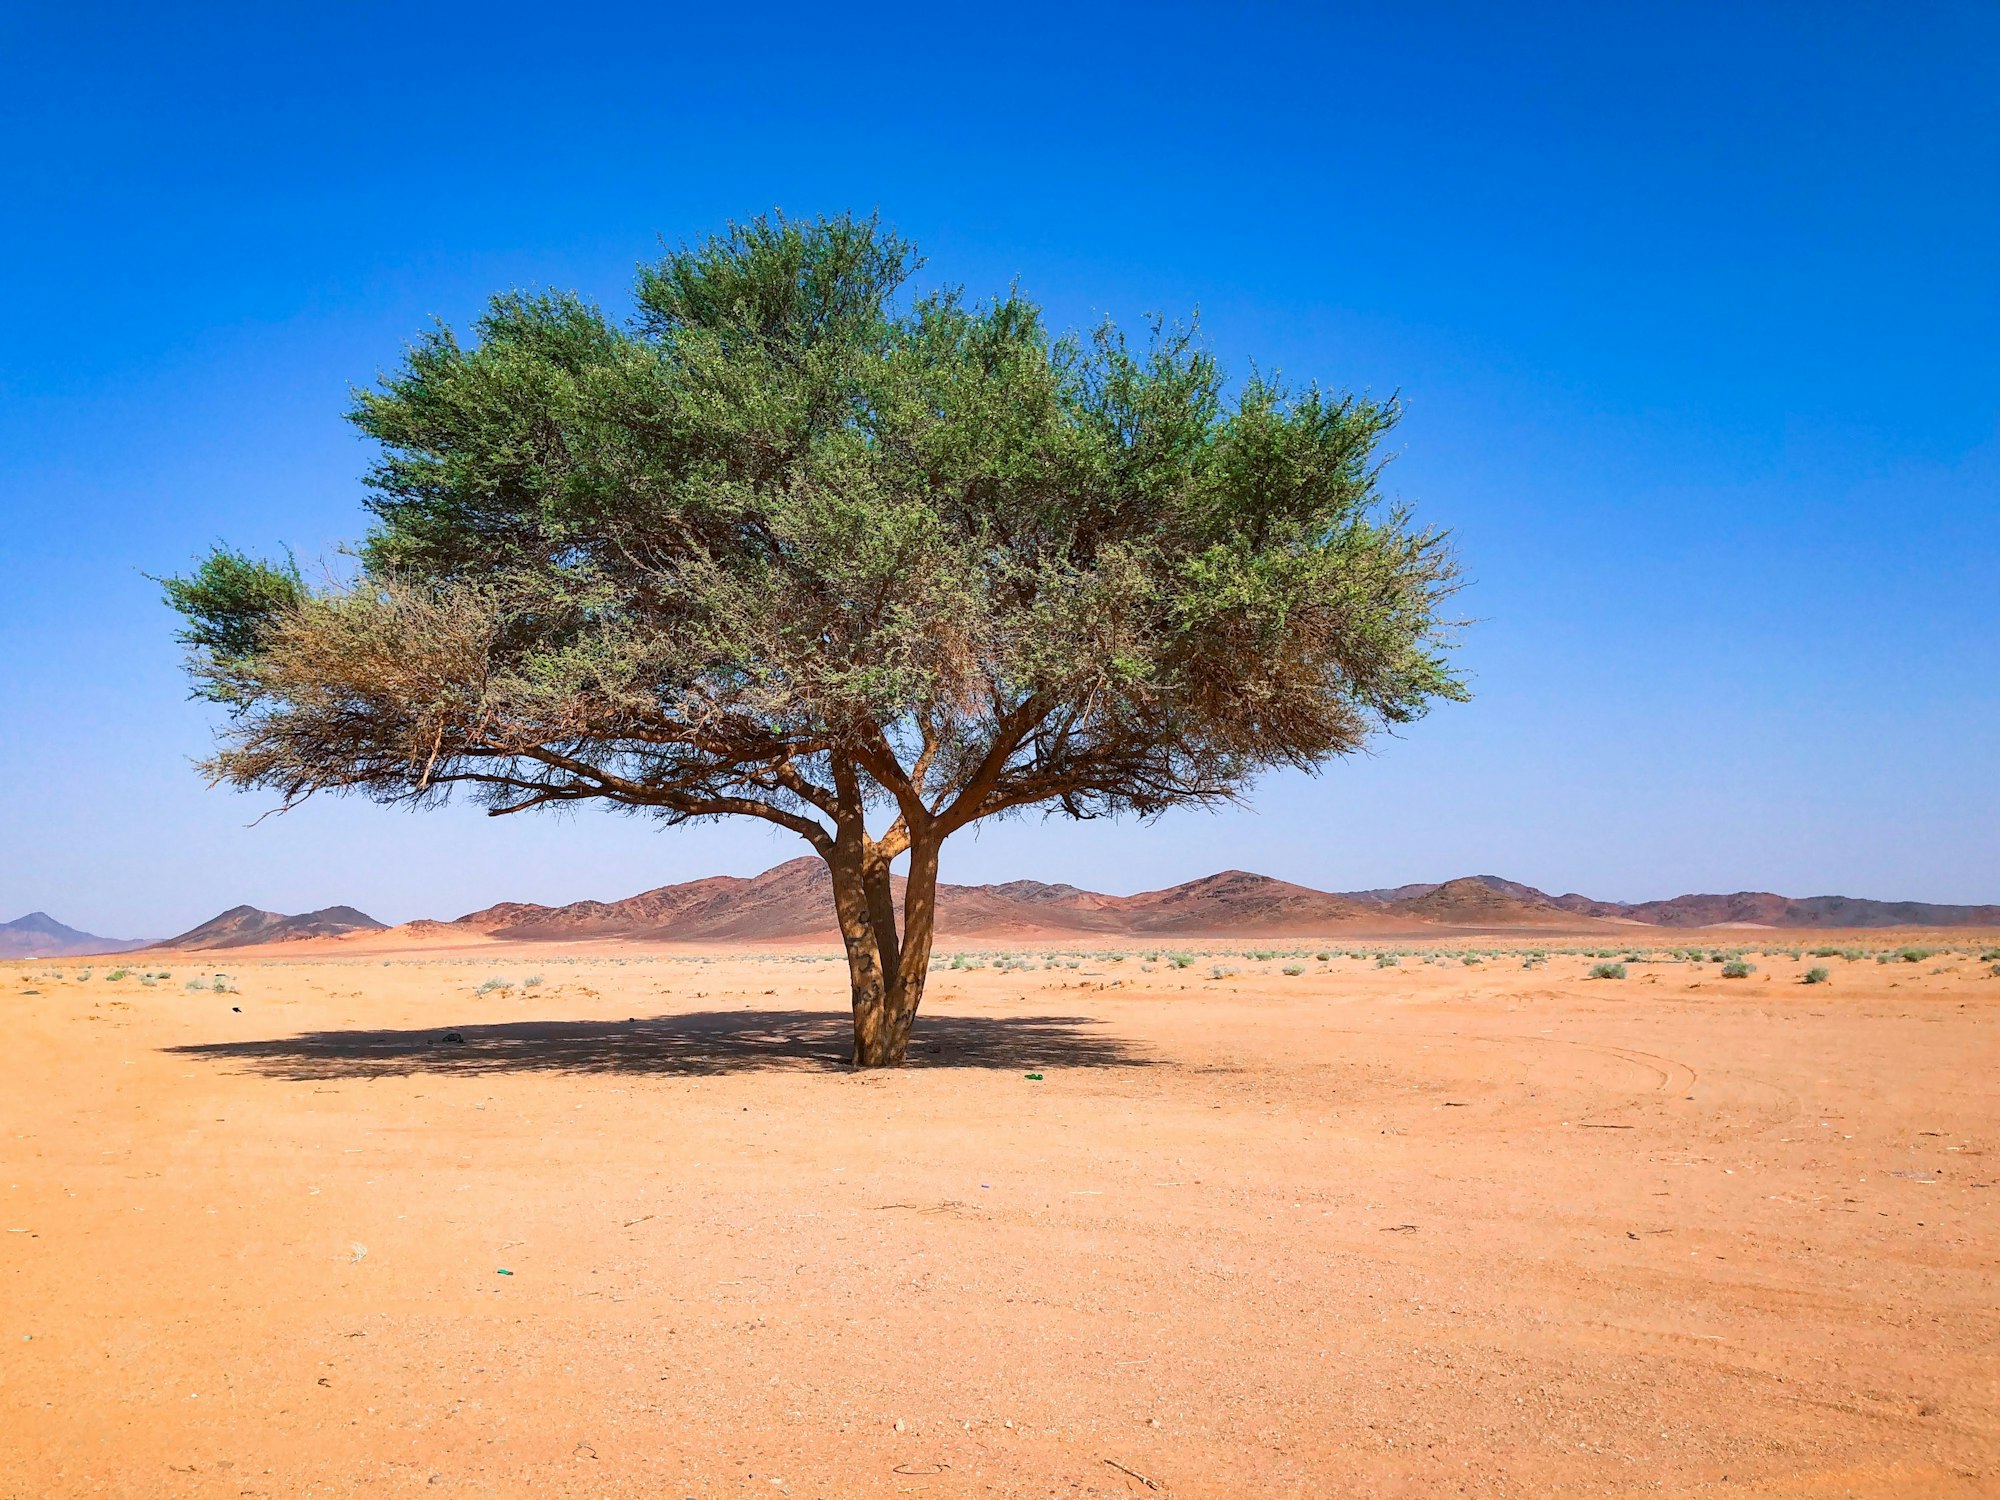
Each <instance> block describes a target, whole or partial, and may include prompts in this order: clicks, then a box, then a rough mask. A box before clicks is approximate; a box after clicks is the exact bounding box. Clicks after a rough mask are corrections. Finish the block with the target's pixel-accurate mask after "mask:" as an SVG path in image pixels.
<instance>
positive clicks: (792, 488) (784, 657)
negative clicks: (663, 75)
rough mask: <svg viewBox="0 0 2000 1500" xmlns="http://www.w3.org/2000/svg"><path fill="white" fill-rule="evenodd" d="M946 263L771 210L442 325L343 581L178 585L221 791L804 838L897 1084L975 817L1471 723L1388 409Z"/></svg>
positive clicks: (1092, 803) (1058, 805) (1216, 792)
mask: <svg viewBox="0 0 2000 1500" xmlns="http://www.w3.org/2000/svg"><path fill="white" fill-rule="evenodd" d="M920 265H921V262H920V261H919V260H918V258H917V257H916V255H915V253H914V252H913V250H912V248H911V247H910V246H909V245H908V244H906V243H905V242H904V241H902V240H901V239H899V238H898V237H897V236H896V235H894V234H893V233H891V232H890V231H888V230H887V229H885V228H884V227H883V226H882V225H881V224H880V223H879V222H878V221H876V220H873V219H867V220H864V219H858V218H853V217H842V218H835V219H824V220H817V221H812V222H802V221H795V220H787V219H783V218H780V217H770V218H761V219H757V220H755V221H752V222H750V223H746V224H743V225H740V226H735V227H732V228H731V229H730V230H729V231H728V232H726V233H724V234H721V235H718V236H716V237H714V238H712V239H709V240H707V241H705V242H702V243H699V244H695V245H689V246H683V247H682V248H680V249H677V250H674V251H673V252H671V253H669V254H667V255H665V257H664V258H663V259H661V260H660V261H659V262H658V263H657V264H652V265H647V266H644V267H642V268H641V270H640V272H639V276H638V283H637V288H636V308H635V310H634V312H633V313H632V315H631V316H630V317H629V318H627V319H625V320H624V321H622V322H620V321H614V320H613V319H611V318H609V317H607V316H606V315H605V313H604V312H602V311H601V310H600V309H599V308H597V307H595V306H593V305H591V304H590V303H589V302H587V301H585V300H583V299H581V298H578V297H576V296H573V295H569V294H565V293H535V294H527V293H520V292H513V293H507V294H503V295H501V296H498V297H495V298H494V299H493V300H492V302H491V304H490V306H489V307H488V309H487V311H486V313H485V315H484V316H483V317H481V318H480V319H479V321H478V323H477V325H476V327H475V329H474V337H473V338H472V339H471V340H470V341H469V342H467V341H461V339H460V338H459V337H458V336H457V335H455V334H454V333H453V332H451V331H450V330H448V329H442V328H440V329H438V330H435V331H433V332H431V333H429V334H428V335H427V336H425V337H424V338H422V339H421V340H420V341H419V342H417V343H416V344H415V345H414V346H413V347H411V348H410V349H409V350H408V351H407V353H406V356H405V358H404V360H403V362H402V364H401V366H400V368H398V369H397V370H395V371H394V372H393V373H391V374H389V375H387V376H385V377H384V378H383V379H382V380H381V381H380V382H379V383H378V384H377V386H376V387H374V388H372V389H369V390H366V391H364V392H361V393H359V394H358V395H357V397H356V399H355V403H354V407H353V410H352V412H351V417H352V420H353V421H354V423H355V424H356V425H357V426H358V427H359V428H360V429H361V431H362V432H364V433H366V434H367V435H368V436H369V437H371V438H373V439H374V440H375V441H376V442H377V443H378V444H379V445H380V449H381V456H380V458H379V461H378V462H377V463H376V464H375V466H374V467H373V469H372V471H371V473H370V475H369V477H368V491H369V493H368V499H367V505H368V509H369V511H370V512H371V513H372V516H373V525H372V526H371V528H370V529H369V531H368V533H367V535H366V537H365V538H364V539H363V540H362V541H361V543H360V544H359V546H358V547H357V549H356V551H355V554H354V566H353V567H352V568H351V569H350V570H349V576H346V577H343V578H340V579H339V580H337V581H332V582H328V583H325V584H317V585H315V584H309V583H308V581H307V580H306V579H305V577H304V576H303V575H302V574H301V572H300V570H299V569H298V568H297V567H296V566H294V565H292V564H291V563H290V562H289V561H288V562H287V563H285V564H283V565H272V564H267V563H263V562H259V561H256V560H254V559H251V558H248V557H245V556H243V555H241V554H238V553H235V552H232V551H229V550H218V551H216V552H214V553H212V554H210V555H209V556H208V557H206V558H205V559H204V560H203V561H201V562H200V564H199V565H198V566H197V567H196V568H195V570H194V571H193V572H191V573H190V574H188V575H185V576H183V577H180V578H174V579H169V580H167V582H166V591H167V595H168V598H169V601H170V602H171V603H172V604H173V605H174V606H175V607H176V608H177V609H178V610H179V611H180V612H181V614H182V615H183V616H184V618H185V621H186V626H185V629H184V630H183V632H182V636H181V639H182V640H183V641H184V642H185V644H186V645H187V647H188V649H189V653H190V669H191V671H192V673H193V676H194V679H195V682H196V684H197V688H198V690H199V691H200V692H201V693H203V694H204V695H206V696H207V697H209V698H211V699H213V700H215V701H216V702H218V703H220V704H222V705H224V706H225V707H226V709H227V720H226V723H225V724H224V726H223V728H222V730H221V734H220V742H219V745H218V749H217V751H216V753H215V755H214V756H213V757H212V758H211V759H210V760H209V761H207V762H206V763H205V768H206V769H207V771H208V772H209V774H210V775H211V776H213V777H214V778H215V779H217V780H219V781H223V782H228V783H232V784H234V785H236V786H239V787H245V788H264V789H269V790H272V791H275V792H276V793H277V794H278V795H279V797H280V798H281V799H282V802H283V803H284V804H285V805H288V806H289V805H291V804H293V803H296V802H297V801H299V800H301V799H303V798H305V797H308V796H310V795H312V794H314V793H317V792H359V793H362V794H365V795H367V796H370V797H373V798H375V799H377V800H380V801H384V802H405V803H412V804H425V803H430V802H434V801H436V800H438V799H440V798H443V797H445V796H447V795H449V794H450V793H452V792H453V791H457V790H464V791H469V792H471V793H473V794H474V795H476V796H478V797H479V798H481V799H483V801H484V802H485V803H486V805H487V806H488V808H489V809H490V810H491V811H492V812H494V813H496V814H499V813H510V812H517V811H521V810H524V809H527V808H533V807H546V806H553V805H562V804H570V803H576V802H583V801H590V802H597V803H607V804H611V805H615V806H619V807H623V808H627V809H631V810H633V811H638V812H643V813H646V814H650V815H653V816H656V817H659V818H661V819H663V820H664V821H666V822H668V823H680V822H687V821H690V820H694V819H705V818H713V817H721V816H725V815H744V816H750V817H756V818H761V819H764V820H766V821H768V822H771V823H775V824H778V825H780V826H782V827H785V828H789V829H791V830H792V831H793V832H795V833H798V834H800V835H801V836H802V837H804V838H805V839H806V840H808V841H809V842H810V844H811V845H812V847H813V848H814V849H815V850H817V851H818V852H819V853H820V854H821V855H822V857H824V858H825V860H826V862H827V864H828V866H829V869H830V871H831V874H832V883H833V888H834V905H835V910H836V915H837V916H838V918H839V922H840V926H841V930H842V933H843V937H844V938H845V940H846V944H847V950H848V958H849V965H850V976H851V978H852V981H853V988H854V1000H855V1018H856V1019H855V1024H856V1054H855V1057H856V1061H857V1063H882V1062H893V1061H898V1060H900V1059H901V1057H902V1055H903V1049H904V1046H905V1044H906V1043H907V1038H908V1034H909V1026H910V1022H911V1020H912V1019H913V1017H914V1016H915V1013H916V1007H917V1003H918V1001H919V1000H920V998H921V994H922V985H923V974H924V970H925V968H926V967H927V965H928V963H929V955H930V940H931V933H932V924H933V919H934V892H935V885H936V874H937V851H938V846H939V844H940V843H941V842H942V840H943V839H944V838H945V837H947V836H948V835H949V834H951V833H952V832H954V831H955V830H957V829H959V828H962V827H964V826H965V825H966V824H968V823H971V822H973V821H975V820H977V819H980V818H985V817H991V816H994V815H998V814H1005V813H1009V812H1014V811H1017V810H1020V809H1024V808H1028V807H1034V806H1043V807H1046V808H1049V809H1052V810H1055V811H1059V812H1061V813H1063V814H1067V815H1068V816H1071V817H1076V818H1091V817H1100V816H1112V815H1119V814H1135V815H1138V816H1141V817H1144V816H1150V815H1153V814H1156V813H1159V812H1161V811H1163V810H1164V809H1166V808H1169V807H1173V806H1176V805H1181V804H1188V803H1194V804H1204V803H1208V804H1212V803H1216V802H1220V801H1224V800H1227V799H1230V798H1233V797H1236V796H1238V795H1239V794H1240V793H1241V792H1242V791H1243V790H1244V789H1245V787H1246V786H1247V785H1248V783H1249V782H1250V780H1251V779H1252V778H1253V777H1254V776H1255V775H1256V774H1257V773H1258V772H1259V771H1262V770H1265V769H1268V768H1272V767H1280V766H1291V767H1298V768H1302V769H1312V768H1315V767H1317V766H1319V765H1321V764H1322V763H1323V762H1325V761H1326V760H1327V759H1328V758H1329V757H1333V756H1338V755H1341V754H1345V753H1347V752H1350V751H1353V750H1355V749H1357V748H1359V747H1360V746H1362V745H1363V744H1364V743H1366V742H1367V741H1368V740H1369V738H1370V737H1371V736H1372V735H1373V734H1375V733H1376V732H1377V731H1379V730H1381V729H1382V728H1384V727H1386V726H1392V725H1397V724H1402V723H1406V722H1408V721H1410V720H1413V719H1415V718H1416V717H1418V716H1419V715H1421V714H1422V713H1423V712H1424V711H1425V709H1426V708H1427V706H1428V705H1429V704H1431V703H1432V702H1434V701H1435V700H1438V699H1456V698H1461V697H1463V696H1464V689H1463V687H1462V685H1461V683H1460V681H1459V679H1458V677H1457V676H1456V675H1455V674H1454V672H1453V670H1452V668H1451V666H1450V664H1449V661H1448V659H1447V649H1448V644H1449V634H1450V622H1449V621H1448V620H1447V619H1446V618H1445V617H1444V616H1443V614H1442V612H1441V610H1442V606H1443V602H1444V600H1445V598H1446V596H1447V595H1448V594H1449V592H1450V590H1451V587H1452V584H1453V580H1454V564H1453V559H1452V555H1451V552H1450V549H1449V546H1448V543H1447V539H1446V537H1445V536H1444V535H1443V534H1442V533H1441V532H1438V531H1436V530H1431V529H1425V528H1422V527H1420V526H1418V525H1417V524H1416V523H1415V522H1414V520H1413V518H1412V516H1411V514H1410V512H1409V511H1408V509H1407V508H1405V507H1402V506H1399V505H1395V504H1392V503H1389V502H1388V501H1386V500H1385V499H1384V497H1383V496H1382V495H1381V493H1380V489H1379V484H1378V479H1379V471H1380V466H1381V462H1382V453H1381V444H1382V440H1383V438H1384V436H1385V435H1386V434H1387V433H1389V431H1390V430H1391V429H1392V428H1393V426H1394V424H1395V421H1396V418H1397V414H1398V413H1397V408H1396V406H1395V404H1394V403H1393V402H1378V401H1372V400H1369V399H1366V398H1363V397H1358V396H1353V395H1330V394H1328V393H1326V392H1324V391H1322V390H1321V389H1320V388H1318V387H1317V386H1306V387H1304V388H1297V389H1294V388H1290V387H1287V386H1285V385H1283V384H1281V383H1280V382H1278V381H1276V380H1271V379H1266V378H1264V377H1263V376H1261V375H1256V374H1253V375H1251V376H1250V377H1249V378H1247V379H1245V380H1242V381H1241V382H1240V383H1238V384H1237V385H1235V387H1234V388H1233V389H1232V388H1231V387H1230V385H1229V384H1228V383H1227V382H1226V380H1225V378H1224V375H1223V373H1222V371H1221V370H1220V369H1219V367H1218V365H1217V363H1216V361H1215V360H1214V359H1213V357H1212V356H1211V355H1210V354H1209V353H1208V352H1207V351H1206V350H1205V348H1204V347H1203V346H1202V344H1201V343H1200V342H1199V341H1198V339H1197V338H1196V337H1195V335H1194V333H1193V331H1192V330H1190V329H1187V328H1182V327H1178V326H1175V325H1169V324H1165V323H1158V322H1156V323H1154V324H1152V325H1150V326H1149V327H1148V329H1147V330H1146V333H1145V336H1144V337H1143V338H1141V339H1138V340H1129V339H1128V338H1127V337H1126V336H1125V335H1123V334H1122V333H1120V332H1119V331H1118V329H1117V328H1115V327H1114V326H1112V325H1110V324H1108V323H1107V324H1105V325H1103V326H1100V327H1099V328H1097V329H1096V330H1094V331H1093V332H1091V333H1090V334H1089V335H1087V336H1083V337H1078V336H1068V335H1066V336H1054V335H1052V334H1051V332H1050V331H1049V330H1048V328H1047V327H1046V326H1045V324H1044V321H1043V318H1042V315H1041V312H1040V310H1039V309H1038V308H1037V307H1036V306H1035V305H1034V304H1033V303H1031V302H1029V301H1028V300H1026V299H1025V298H1024V297H1022V296H1021V295H1020V294H1019V292H1018V291H1010V292H1009V293H1007V294H1006V295H1003V296H1000V297H998V298H995V299H993V300H991V301H987V302H975V301H973V300H970V299H968V298H967V297H966V296H965V295H964V294H963V292H961V291H958V290H952V289H947V290H941V291H934V292H930V293H928V294H923V295H914V294H912V293H911V292H910V291H909V289H908V288H909V283H910V281H911V278H912V276H913V275H914V273H915V272H916V271H917V270H918V269H919V267H920ZM906 853H907V854H908V855H909V857H910V864H909V873H908V881H907V886H906V889H905V896H904V911H903V913H902V915H901V919H900V922H899V919H898V914H897V912H896V909H895V902H894V895H893V888H892V884H891V878H890V866H891V862H892V861H894V860H896V859H898V858H899V857H900V856H902V855H904V854H906Z"/></svg>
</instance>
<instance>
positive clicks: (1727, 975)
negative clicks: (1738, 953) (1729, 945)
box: [1722, 958, 1757, 979]
mask: <svg viewBox="0 0 2000 1500" xmlns="http://www.w3.org/2000/svg"><path fill="white" fill-rule="evenodd" d="M1756 971H1757V966H1756V965H1755V964H1753V963H1745V962H1744V961H1743V960H1742V959H1740V958H1732V959H1730V960H1729V961H1728V962H1727V963H1725V964H1724V965H1723V966H1722V977H1723V978H1724V979H1748V978H1749V977H1750V976H1751V975H1752V974H1754V973H1755V972H1756Z"/></svg>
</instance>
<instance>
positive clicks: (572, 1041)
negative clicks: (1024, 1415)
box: [166, 1010, 1155, 1081]
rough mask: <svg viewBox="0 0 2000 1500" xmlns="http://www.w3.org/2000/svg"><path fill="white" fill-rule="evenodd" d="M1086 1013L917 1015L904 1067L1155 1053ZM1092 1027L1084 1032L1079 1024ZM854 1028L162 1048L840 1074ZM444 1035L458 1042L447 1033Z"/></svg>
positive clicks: (429, 1036) (797, 1023) (410, 1062)
mask: <svg viewBox="0 0 2000 1500" xmlns="http://www.w3.org/2000/svg"><path fill="white" fill-rule="evenodd" d="M1096 1024H1097V1023H1096V1022H1094V1021H1093V1020H1091V1018H1090V1017H1088V1016H1019V1017H1011V1018H996V1017H989V1016H919V1017H918V1018H917V1026H916V1031H915V1032H914V1033H913V1034H912V1036H911V1038H910V1056H909V1063H908V1066H909V1067H913V1068H939V1067H943V1068H1010V1069H1011V1068H1026V1069H1033V1068H1036V1067H1049V1068H1111V1067H1145V1066H1149V1065H1151V1064H1152V1063H1153V1062H1154V1061H1155V1060H1154V1059H1152V1058H1150V1057H1148V1056H1146V1055H1145V1054H1143V1053H1140V1052H1136V1051H1134V1050H1133V1049H1132V1048H1130V1047H1129V1046H1128V1045H1127V1044H1126V1043H1124V1042H1121V1041H1119V1040H1117V1039H1116V1038H1113V1037H1108V1036H1104V1035H1101V1034H1099V1033H1098V1032H1097V1031H1096V1030H1094V1028H1095V1026H1096ZM1086 1028H1093V1029H1086ZM853 1035H854V1033H853V1025H852V1022H851V1021H850V1020H849V1019H848V1017H847V1016H845V1015H840V1014H834V1013H832V1012H828V1011H810V1010H709V1011H691V1012H686V1013H683V1014H678V1015H665V1016H649V1017H644V1018H640V1017H634V1018H633V1019H631V1020H629V1021H511V1022H507V1023H505V1024H501V1025H493V1026H458V1027H449V1026H431V1027H425V1028H424V1029H423V1030H421V1031H308V1032H303V1033H301V1034H299V1035H297V1036H288V1037H271V1038H266V1039H263V1040H257V1041H242V1042H200V1043H191V1044H189V1045H186V1046H181V1047H169V1048H167V1049H166V1050H167V1051H169V1052H172V1053H176V1054H179V1055H181V1056H184V1057H201V1058H208V1059H211V1060H217V1061H235V1062H238V1063H241V1064H242V1065H243V1068H244V1070H245V1071H247V1072H253V1073H261V1074H263V1075H264V1076H265V1077H267V1078H282V1079H291V1080H295V1081H313V1080H320V1079H330V1078H393V1077H400V1076H403V1075H406V1074H410V1073H444V1074H463V1075H468V1076H469V1075H476V1074H485V1073H656V1074H664V1075H669V1076H674V1075H679V1076H686V1077H701V1076H705V1075H712V1074H720V1073H755V1072H768V1071H777V1070H790V1071H796V1072H813V1071H846V1070H847V1068H848V1066H849V1063H848V1058H849V1056H850V1049H851V1048H852V1046H853ZM454 1038H455V1039H456V1040H454Z"/></svg>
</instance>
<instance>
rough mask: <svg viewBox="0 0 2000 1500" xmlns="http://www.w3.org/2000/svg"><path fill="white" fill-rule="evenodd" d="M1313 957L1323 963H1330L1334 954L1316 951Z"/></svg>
mask: <svg viewBox="0 0 2000 1500" xmlns="http://www.w3.org/2000/svg"><path fill="white" fill-rule="evenodd" d="M1313 957H1314V958H1316V959H1318V960H1319V961H1320V962H1321V963H1323V964H1330V963H1332V962H1333V955H1332V954H1331V953H1315V954H1314V955H1313Z"/></svg>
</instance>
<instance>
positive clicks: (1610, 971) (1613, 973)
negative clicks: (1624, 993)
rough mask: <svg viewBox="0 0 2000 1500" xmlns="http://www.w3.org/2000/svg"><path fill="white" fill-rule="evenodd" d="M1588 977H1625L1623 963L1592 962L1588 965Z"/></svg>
mask: <svg viewBox="0 0 2000 1500" xmlns="http://www.w3.org/2000/svg"><path fill="white" fill-rule="evenodd" d="M1590 977H1591V978H1592V979H1623V978H1624V977H1625V965H1623V964H1592V965H1591V966H1590Z"/></svg>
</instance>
